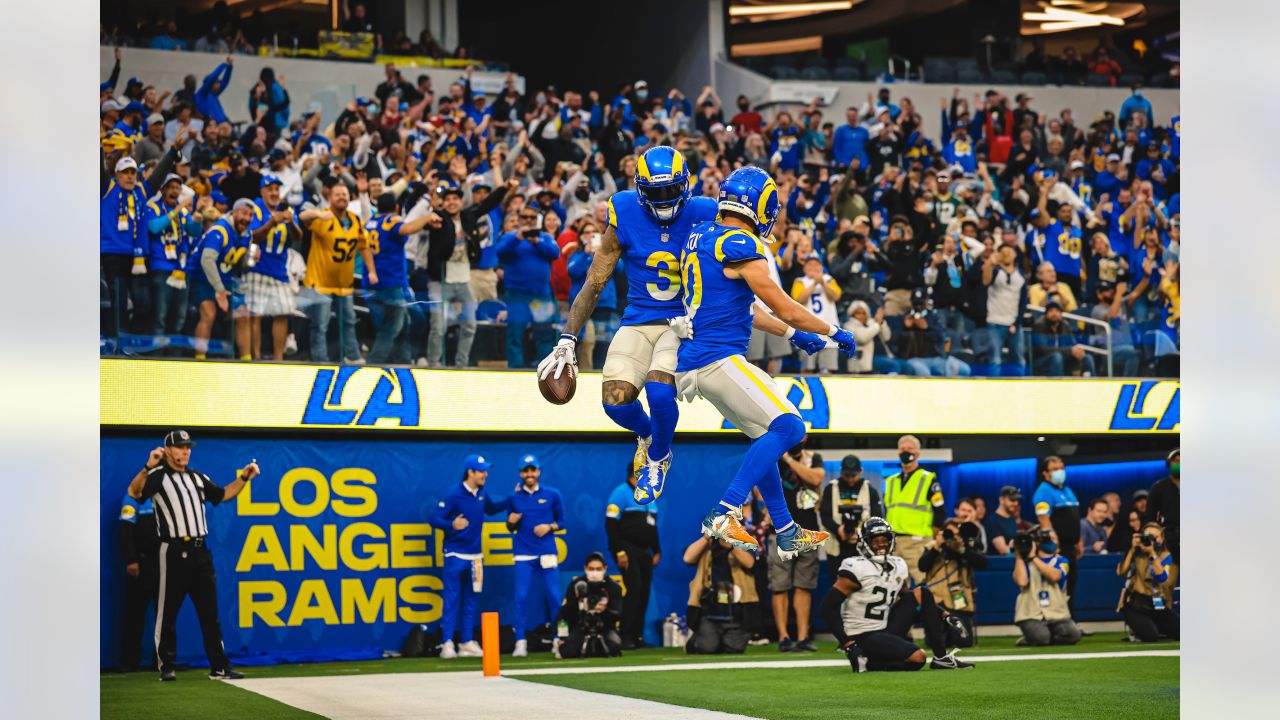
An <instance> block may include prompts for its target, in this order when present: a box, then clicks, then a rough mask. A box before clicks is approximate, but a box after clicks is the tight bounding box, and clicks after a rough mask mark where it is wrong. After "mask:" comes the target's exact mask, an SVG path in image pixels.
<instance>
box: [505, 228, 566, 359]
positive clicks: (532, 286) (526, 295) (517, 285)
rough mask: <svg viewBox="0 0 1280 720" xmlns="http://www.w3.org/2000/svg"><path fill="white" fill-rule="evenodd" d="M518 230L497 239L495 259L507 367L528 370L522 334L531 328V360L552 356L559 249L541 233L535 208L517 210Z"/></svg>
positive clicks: (553, 240)
mask: <svg viewBox="0 0 1280 720" xmlns="http://www.w3.org/2000/svg"><path fill="white" fill-rule="evenodd" d="M517 227H518V229H517V230H516V231H515V232H509V233H506V234H505V235H503V236H502V237H501V238H499V239H498V259H499V260H500V261H501V262H502V270H503V282H504V283H505V284H506V292H505V293H503V298H502V299H503V301H504V302H505V303H506V304H507V343H506V344H507V367H509V368H527V367H531V366H532V363H531V362H530V361H529V360H527V359H526V357H525V353H524V334H525V332H526V331H527V330H529V327H530V326H531V325H532V326H533V343H534V351H533V352H534V356H535V357H538V358H541V357H544V356H546V355H548V354H550V353H551V345H552V340H553V339H552V337H551V335H552V332H551V328H552V323H554V322H555V321H556V301H555V298H554V297H552V295H551V263H553V262H555V260H556V258H558V257H560V247H559V246H558V245H556V241H555V239H554V238H552V237H551V235H549V234H548V233H546V232H544V231H543V229H542V228H543V215H542V213H540V212H538V209H537V206H534V205H528V206H525V207H524V208H523V209H521V210H520V215H519V224H518V226H517Z"/></svg>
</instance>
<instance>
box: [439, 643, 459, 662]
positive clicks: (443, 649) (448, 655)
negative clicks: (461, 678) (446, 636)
mask: <svg viewBox="0 0 1280 720" xmlns="http://www.w3.org/2000/svg"><path fill="white" fill-rule="evenodd" d="M440 657H441V658H442V659H444V660H452V659H454V658H456V657H458V651H457V650H454V649H453V641H452V640H445V641H444V644H443V645H441V646H440Z"/></svg>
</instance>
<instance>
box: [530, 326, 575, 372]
mask: <svg viewBox="0 0 1280 720" xmlns="http://www.w3.org/2000/svg"><path fill="white" fill-rule="evenodd" d="M577 348H578V340H577V338H575V337H574V336H572V335H569V334H567V333H566V334H562V335H561V336H560V342H558V343H556V346H555V347H554V348H553V349H552V350H551V354H550V355H548V356H546V357H545V358H543V359H542V362H540V363H538V379H539V380H546V379H547V378H549V377H551V376H552V375H553V374H554V376H555V379H557V380H559V379H560V375H561V374H563V373H564V366H565V365H572V366H573V367H574V369H575V370H576V369H577V367H578V353H577Z"/></svg>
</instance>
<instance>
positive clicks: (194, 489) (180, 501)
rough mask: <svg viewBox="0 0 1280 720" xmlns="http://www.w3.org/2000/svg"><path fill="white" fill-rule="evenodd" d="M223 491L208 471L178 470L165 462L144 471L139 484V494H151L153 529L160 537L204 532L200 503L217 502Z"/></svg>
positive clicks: (175, 536) (168, 538) (219, 500)
mask: <svg viewBox="0 0 1280 720" xmlns="http://www.w3.org/2000/svg"><path fill="white" fill-rule="evenodd" d="M224 492H225V491H224V490H223V488H222V487H221V486H219V485H215V484H214V483H213V481H212V480H210V479H209V476H208V475H205V474H204V473H202V472H199V471H198V470H193V469H191V468H187V469H186V470H183V471H181V472H179V471H177V470H174V469H173V468H171V467H169V465H168V464H167V463H162V464H161V465H160V466H158V467H156V468H153V469H152V470H151V471H150V472H148V473H147V480H146V482H145V483H144V484H143V486H142V498H143V499H144V500H145V499H146V498H151V502H152V504H153V505H154V506H155V509H156V531H157V532H158V533H159V535H160V538H161V539H162V540H181V539H183V538H198V537H204V536H205V535H208V534H209V525H208V523H207V522H206V521H205V516H204V504H205V503H206V502H211V503H213V504H214V505H217V504H218V503H220V502H222V497H223V494H224Z"/></svg>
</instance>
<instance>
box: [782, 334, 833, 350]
mask: <svg viewBox="0 0 1280 720" xmlns="http://www.w3.org/2000/svg"><path fill="white" fill-rule="evenodd" d="M787 339H788V340H790V341H791V344H792V345H795V346H796V347H798V348H800V349H801V350H803V351H805V353H806V354H808V355H813V354H814V353H816V352H818V351H819V350H822V349H824V348H826V347H827V339H826V338H825V337H823V336H821V335H819V334H817V333H811V332H805V331H804V330H796V331H795V332H794V333H792V335H791V337H789V338H787Z"/></svg>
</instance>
